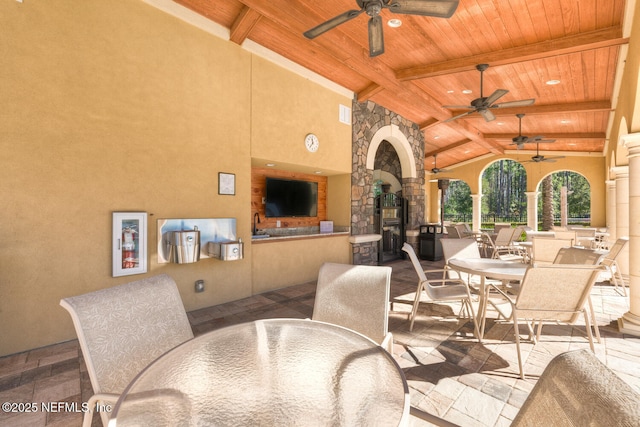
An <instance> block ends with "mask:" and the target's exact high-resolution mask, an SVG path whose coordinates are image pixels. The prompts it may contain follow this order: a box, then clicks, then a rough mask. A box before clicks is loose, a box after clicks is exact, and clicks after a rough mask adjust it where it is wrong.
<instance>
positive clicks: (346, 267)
mask: <svg viewBox="0 0 640 427" xmlns="http://www.w3.org/2000/svg"><path fill="white" fill-rule="evenodd" d="M391 271H392V270H391V267H385V266H370V265H350V264H337V263H325V264H323V265H322V266H321V267H320V271H319V273H318V284H317V287H316V296H315V301H314V303H313V315H312V316H311V318H312V319H313V320H318V321H321V322H326V323H332V324H334V325H339V326H343V327H345V328H349V329H352V330H354V331H356V332H359V333H361V334H362V335H365V336H367V337H369V338H370V339H372V340H373V341H375V342H377V343H378V344H380V346H381V347H382V348H384V349H385V350H387V351H388V352H389V353H391V352H392V351H393V336H392V334H391V333H390V332H389V298H390V297H389V295H390V288H391Z"/></svg>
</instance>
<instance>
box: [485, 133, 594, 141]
mask: <svg viewBox="0 0 640 427" xmlns="http://www.w3.org/2000/svg"><path fill="white" fill-rule="evenodd" d="M526 134H527V135H528V136H535V135H543V136H544V139H555V140H561V139H604V138H605V137H606V135H605V134H604V133H602V132H586V133H548V132H526ZM514 136H515V135H514V134H511V133H485V134H484V137H485V139H494V140H496V141H511V140H512V139H513V137H514Z"/></svg>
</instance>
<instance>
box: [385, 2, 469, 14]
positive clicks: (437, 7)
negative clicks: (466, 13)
mask: <svg viewBox="0 0 640 427" xmlns="http://www.w3.org/2000/svg"><path fill="white" fill-rule="evenodd" d="M383 7H386V8H388V9H389V10H391V12H393V13H402V14H405V15H420V16H434V17H436V18H451V16H452V15H453V13H454V12H455V11H456V9H457V8H458V0H391V1H390V2H389V4H387V5H383Z"/></svg>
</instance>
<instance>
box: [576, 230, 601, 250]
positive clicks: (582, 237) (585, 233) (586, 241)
mask: <svg viewBox="0 0 640 427" xmlns="http://www.w3.org/2000/svg"><path fill="white" fill-rule="evenodd" d="M573 231H574V232H575V233H576V245H578V246H583V247H585V248H590V247H592V246H593V245H594V243H595V240H596V229H595V228H574V229H573Z"/></svg>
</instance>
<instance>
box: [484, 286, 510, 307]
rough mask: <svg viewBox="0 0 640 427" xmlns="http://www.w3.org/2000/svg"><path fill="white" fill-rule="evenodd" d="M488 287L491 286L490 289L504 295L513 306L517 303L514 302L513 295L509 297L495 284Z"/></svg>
mask: <svg viewBox="0 0 640 427" xmlns="http://www.w3.org/2000/svg"><path fill="white" fill-rule="evenodd" d="M488 285H489V287H491V288H493V289H494V290H496V291H498V292H499V293H500V294H502V296H503V297H505V298H506V299H507V301H509V302H510V303H511V304H512V305H513V304H515V301H514V300H513V298H512V296H511V295H508V294H507V293H506V292H504V291H503V290H502V289H500V288H499V287H498V286H496V285H495V284H493V283H489V284H488Z"/></svg>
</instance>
